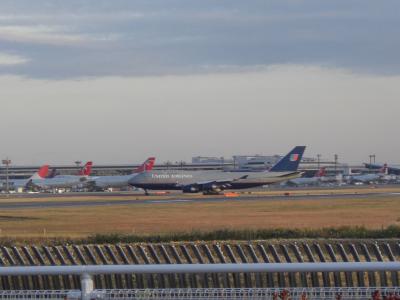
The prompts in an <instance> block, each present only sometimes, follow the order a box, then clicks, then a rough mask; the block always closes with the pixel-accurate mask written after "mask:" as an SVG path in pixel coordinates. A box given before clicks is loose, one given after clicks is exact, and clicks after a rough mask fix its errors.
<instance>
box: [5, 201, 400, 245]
mask: <svg viewBox="0 0 400 300" xmlns="http://www.w3.org/2000/svg"><path fill="white" fill-rule="evenodd" d="M18 200H20V199H18ZM55 201H57V200H55ZM389 225H400V195H399V196H397V195H393V196H390V197H388V196H386V197H379V196H378V195H376V196H372V197H371V198H367V199H348V198H346V199H340V198H336V199H313V200H268V201H263V200H254V201H253V200H252V201H235V199H231V200H229V201H225V202H218V203H176V204H175V203H174V204H162V203H160V204H150V205H149V204H143V205H139V204H137V205H132V206H129V205H112V206H98V207H69V208H51V209H50V208H49V209H46V208H44V209H22V210H3V211H0V237H72V238H78V237H86V236H88V235H93V234H97V233H101V234H104V233H123V234H155V233H169V232H188V231H192V230H215V229H259V228H291V229H294V228H309V229H318V228H322V227H338V226H364V227H366V228H375V229H376V228H382V227H387V226H389Z"/></svg>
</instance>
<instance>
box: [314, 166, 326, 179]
mask: <svg viewBox="0 0 400 300" xmlns="http://www.w3.org/2000/svg"><path fill="white" fill-rule="evenodd" d="M324 176H326V168H325V167H322V168H321V169H319V170H318V172H317V174H316V175H315V177H324Z"/></svg>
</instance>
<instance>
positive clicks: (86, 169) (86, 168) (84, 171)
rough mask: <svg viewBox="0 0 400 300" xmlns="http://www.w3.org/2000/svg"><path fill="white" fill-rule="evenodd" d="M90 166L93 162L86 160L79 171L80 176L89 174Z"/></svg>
mask: <svg viewBox="0 0 400 300" xmlns="http://www.w3.org/2000/svg"><path fill="white" fill-rule="evenodd" d="M92 166H93V162H91V161H88V162H87V163H86V164H85V165H84V166H83V168H82V169H81V170H80V171H79V174H78V175H80V176H90V173H91V172H92Z"/></svg>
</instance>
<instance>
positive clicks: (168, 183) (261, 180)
mask: <svg viewBox="0 0 400 300" xmlns="http://www.w3.org/2000/svg"><path fill="white" fill-rule="evenodd" d="M305 148H306V147H305V146H297V147H295V148H294V149H293V150H292V151H290V152H289V153H288V154H287V155H286V156H285V157H283V158H282V159H281V160H280V161H279V162H278V163H277V164H276V165H275V166H273V167H272V168H271V169H270V170H269V171H266V172H223V171H187V170H172V171H171V170H168V171H150V172H144V173H141V174H138V175H137V176H135V177H133V178H131V179H130V180H129V184H130V185H132V186H135V187H138V188H142V189H144V190H145V192H146V194H147V190H181V191H183V192H184V193H198V192H203V193H204V194H216V193H219V192H221V191H223V190H226V189H245V188H252V187H258V186H263V185H267V184H273V183H278V182H282V181H286V180H289V179H292V178H297V177H299V176H300V172H298V171H297V169H298V166H299V163H300V161H301V159H302V157H303V154H304V151H305Z"/></svg>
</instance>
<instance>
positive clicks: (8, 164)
mask: <svg viewBox="0 0 400 300" xmlns="http://www.w3.org/2000/svg"><path fill="white" fill-rule="evenodd" d="M2 163H3V165H5V166H6V193H7V194H9V193H10V185H9V178H8V170H9V166H10V165H11V160H10V159H8V157H7V158H6V159H3V160H2Z"/></svg>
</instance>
